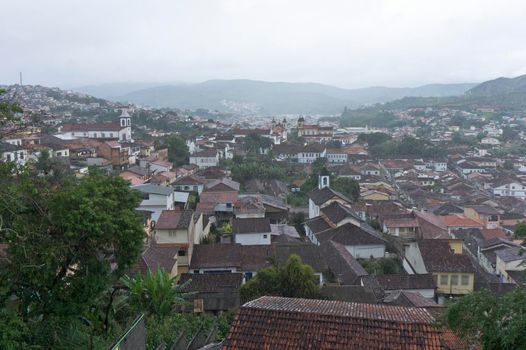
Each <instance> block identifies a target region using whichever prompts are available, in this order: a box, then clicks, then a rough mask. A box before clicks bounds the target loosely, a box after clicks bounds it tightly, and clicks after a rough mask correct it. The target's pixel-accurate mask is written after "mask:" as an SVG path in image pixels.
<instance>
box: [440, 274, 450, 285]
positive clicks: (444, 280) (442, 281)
mask: <svg viewBox="0 0 526 350" xmlns="http://www.w3.org/2000/svg"><path fill="white" fill-rule="evenodd" d="M448 277H449V276H448V275H440V284H441V285H443V286H447V283H448Z"/></svg>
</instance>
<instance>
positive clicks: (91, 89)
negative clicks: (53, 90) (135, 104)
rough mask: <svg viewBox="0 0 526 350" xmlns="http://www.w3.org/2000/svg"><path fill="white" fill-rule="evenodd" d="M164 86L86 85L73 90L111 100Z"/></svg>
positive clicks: (141, 84)
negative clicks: (134, 92)
mask: <svg viewBox="0 0 526 350" xmlns="http://www.w3.org/2000/svg"><path fill="white" fill-rule="evenodd" d="M160 85H163V84H159V83H108V84H100V85H85V86H79V87H73V88H71V90H73V91H77V92H81V93H83V94H86V95H90V96H94V97H98V98H104V99H111V98H115V97H118V96H122V95H126V94H129V93H131V92H133V91H137V90H142V89H149V88H152V87H156V86H160Z"/></svg>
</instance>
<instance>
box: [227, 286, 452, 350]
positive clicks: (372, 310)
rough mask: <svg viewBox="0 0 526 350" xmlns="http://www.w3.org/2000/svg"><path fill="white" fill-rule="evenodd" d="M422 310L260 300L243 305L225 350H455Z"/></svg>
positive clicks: (352, 304) (300, 300)
mask: <svg viewBox="0 0 526 350" xmlns="http://www.w3.org/2000/svg"><path fill="white" fill-rule="evenodd" d="M433 322H434V318H433V317H432V316H431V314H430V313H429V312H428V311H427V310H425V309H422V308H411V307H399V306H385V305H374V304H358V303H346V302H341V301H328V300H313V299H310V300H309V299H292V298H282V297H268V296H265V297H261V298H259V299H256V300H253V301H251V302H249V303H246V304H245V305H243V306H242V307H241V309H240V311H239V312H238V314H237V316H236V319H235V321H234V324H233V325H232V327H231V329H230V332H229V334H228V336H227V337H226V340H225V342H224V346H223V349H224V350H230V349H258V350H259V349H448V348H449V349H455V348H460V347H457V345H460V344H458V342H455V341H454V340H450V339H449V337H448V344H449V346H446V342H445V341H444V337H443V332H442V331H441V330H439V329H437V328H436V327H435V326H434V325H433Z"/></svg>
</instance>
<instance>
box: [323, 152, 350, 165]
mask: <svg viewBox="0 0 526 350" xmlns="http://www.w3.org/2000/svg"><path fill="white" fill-rule="evenodd" d="M325 157H326V158H327V161H328V162H329V163H335V164H345V163H347V158H348V157H347V153H345V151H343V149H339V148H330V149H327V150H326V151H325Z"/></svg>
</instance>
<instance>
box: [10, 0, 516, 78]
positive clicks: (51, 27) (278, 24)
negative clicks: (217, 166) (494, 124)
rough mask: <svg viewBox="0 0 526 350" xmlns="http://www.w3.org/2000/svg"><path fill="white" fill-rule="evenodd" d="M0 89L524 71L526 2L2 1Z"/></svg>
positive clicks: (493, 74)
mask: <svg viewBox="0 0 526 350" xmlns="http://www.w3.org/2000/svg"><path fill="white" fill-rule="evenodd" d="M0 9H1V10H0V57H1V59H0V84H5V83H15V82H17V81H18V72H20V71H22V72H23V75H24V83H27V84H43V85H50V86H61V87H71V86H79V85H85V84H98V83H107V82H122V81H131V82H172V81H188V82H196V81H204V80H207V79H237V78H247V79H259V80H268V81H303V82H306V81H314V82H321V83H327V84H333V85H337V86H341V87H350V88H354V87H366V86H373V85H383V86H416V85H420V84H427V83H436V82H443V83H446V82H478V81H483V80H487V79H492V78H496V77H499V76H516V75H520V74H525V73H526V20H525V17H524V16H525V14H526V1H524V0H519V1H506V0H495V1H483V0H473V1H467V0H466V1H465V0H454V1H446V0H439V1H431V0H393V1H375V0H361V1H357V0H341V1H331V0H319V1H309V0H257V1H251V0H206V1H205V0H188V1H177V0H148V1H146V0H141V1H139V0H89V1H88V0H83V1H81V0H45V1H44V0H0Z"/></svg>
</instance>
